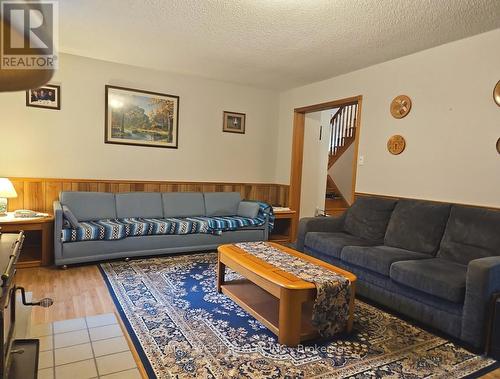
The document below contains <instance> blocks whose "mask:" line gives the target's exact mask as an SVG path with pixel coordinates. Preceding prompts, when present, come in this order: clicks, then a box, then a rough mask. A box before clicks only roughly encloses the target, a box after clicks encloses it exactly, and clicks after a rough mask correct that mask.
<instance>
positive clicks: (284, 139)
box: [276, 29, 500, 207]
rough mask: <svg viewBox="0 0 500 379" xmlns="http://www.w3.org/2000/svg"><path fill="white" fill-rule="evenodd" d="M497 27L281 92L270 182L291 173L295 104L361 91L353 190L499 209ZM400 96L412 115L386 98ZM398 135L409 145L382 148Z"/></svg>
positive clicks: (499, 36) (284, 179)
mask: <svg viewBox="0 0 500 379" xmlns="http://www.w3.org/2000/svg"><path fill="white" fill-rule="evenodd" d="M499 46H500V29H496V30H494V31H491V32H488V33H484V34H480V35H477V36H474V37H471V38H468V39H464V40H460V41H456V42H452V43H449V44H446V45H443V46H439V47H436V48H433V49H429V50H426V51H422V52H419V53H416V54H413V55H409V56H406V57H403V58H399V59H396V60H393V61H389V62H385V63H382V64H379V65H376V66H372V67H369V68H366V69H363V70H359V71H355V72H352V73H349V74H346V75H342V76H339V77H335V78H332V79H329V80H325V81H321V82H317V83H313V84H310V85H307V86H303V87H300V88H296V89H293V90H290V91H287V92H284V93H282V94H280V115H279V128H280V130H279V146H278V155H277V157H278V159H277V164H276V180H277V181H278V182H281V183H286V182H288V180H289V173H290V155H291V145H292V142H291V141H292V116H293V108H295V107H300V106H306V105H311V104H317V103H322V102H325V101H329V100H336V99H341V98H345V97H349V96H355V95H363V108H362V114H361V135H360V149H359V154H360V155H364V158H365V165H363V166H359V167H358V175H357V186H356V190H357V191H358V192H368V193H375V194H387V195H395V196H406V197H415V198H424V199H434V200H443V201H451V202H460V203H469V204H477V205H489V206H496V207H498V206H500V156H499V155H498V153H497V152H496V150H495V143H496V141H497V139H498V137H500V108H499V107H498V106H497V105H496V104H495V103H494V102H493V99H492V90H493V87H494V86H495V84H496V83H497V81H498V80H499V79H500V65H499V62H500V48H499ZM399 94H406V95H409V96H410V97H411V99H412V100H413V108H412V111H411V113H410V114H409V115H408V116H407V117H406V118H404V119H401V120H396V119H394V118H393V117H392V116H391V115H390V113H389V104H390V102H391V100H392V99H393V98H394V97H395V96H396V95H399ZM393 134H402V135H403V136H404V137H405V138H406V141H407V148H406V150H405V152H404V153H403V154H401V155H400V156H393V155H391V154H389V153H388V152H387V148H386V143H387V139H388V138H389V137H390V136H391V135H393Z"/></svg>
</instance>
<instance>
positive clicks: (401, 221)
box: [384, 200, 451, 255]
mask: <svg viewBox="0 0 500 379" xmlns="http://www.w3.org/2000/svg"><path fill="white" fill-rule="evenodd" d="M450 208H451V205H450V204H442V203H434V202H431V201H421V200H399V201H398V203H397V204H396V207H395V208H394V211H393V212H392V215H391V219H390V220H389V225H388V226H387V231H386V233H385V238H384V245H387V246H393V247H399V248H401V249H406V250H412V251H418V252H421V253H427V254H432V255H434V254H435V253H436V252H437V250H438V248H439V243H440V242H441V238H442V237H443V233H444V229H445V227H446V222H447V221H448V217H449V215H450Z"/></svg>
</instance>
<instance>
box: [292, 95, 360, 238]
mask: <svg viewBox="0 0 500 379" xmlns="http://www.w3.org/2000/svg"><path fill="white" fill-rule="evenodd" d="M361 107H362V96H361V95H360V96H355V97H350V98H345V99H340V100H335V101H330V102H326V103H321V104H315V105H310V106H306V107H301V108H296V109H295V110H294V118H293V137H292V158H291V173H290V208H291V209H292V210H294V211H295V212H296V213H295V219H294V222H293V224H294V226H293V228H292V240H293V241H294V240H295V239H296V234H297V226H298V221H299V219H300V217H303V216H302V215H301V198H302V187H303V186H302V185H303V171H304V170H303V164H304V150H305V149H306V151H307V146H305V144H304V142H305V140H304V137H305V132H306V127H307V126H308V125H311V120H314V119H318V118H319V120H324V115H325V112H323V111H330V112H331V118H330V125H328V128H325V127H324V126H325V125H321V126H323V128H321V129H322V132H321V134H323V132H325V131H329V133H325V134H327V136H328V139H329V141H328V142H329V144H328V154H329V155H328V159H327V161H328V166H329V167H328V169H326V172H327V173H328V174H330V176H331V170H330V169H332V167H333V166H334V164H335V162H333V163H332V161H340V162H342V160H340V159H339V157H340V156H342V155H345V154H347V152H348V153H349V155H350V156H351V157H352V158H351V163H350V164H351V170H350V173H351V174H350V175H349V178H348V179H349V180H350V183H347V184H346V180H345V178H344V179H343V182H342V187H343V189H344V193H346V194H347V195H345V196H346V197H347V198H346V199H343V200H345V203H346V204H345V206H348V205H349V204H350V203H352V201H353V200H354V190H355V186H356V172H357V156H358V147H359V135H360V125H361ZM318 112H319V113H318ZM321 115H323V116H321ZM323 123H324V121H323ZM325 129H326V130H325ZM322 138H324V137H323V135H322ZM325 143H326V142H325ZM325 143H323V144H322V146H324V144H325ZM333 155H336V157H333ZM345 160H346V159H344V161H345ZM320 162H321V160H320ZM342 163H343V165H344V166H345V165H346V164H345V162H342ZM332 170H333V169H332ZM324 179H325V181H324V186H323V189H324V190H325V192H324V193H326V192H327V188H328V189H329V190H330V191H332V190H333V187H332V183H331V181H327V175H325V177H324ZM308 184H309V183H308ZM348 184H350V186H349V185H348ZM338 187H339V186H338V185H336V188H335V191H332V192H334V193H335V195H337V196H338V193H336V191H338V192H339V193H340V188H338ZM348 187H350V188H348ZM317 193H320V189H318V191H317ZM343 197H344V196H342V198H343ZM324 205H325V206H326V205H327V200H326V199H325V203H324ZM345 206H344V207H333V208H335V209H331V210H330V211H328V210H327V209H326V207H323V209H324V211H325V212H324V213H329V214H338V213H340V211H343V209H345ZM308 215H310V214H308Z"/></svg>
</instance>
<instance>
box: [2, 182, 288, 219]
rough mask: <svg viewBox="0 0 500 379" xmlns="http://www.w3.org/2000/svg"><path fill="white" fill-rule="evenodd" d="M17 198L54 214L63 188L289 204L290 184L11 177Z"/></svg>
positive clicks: (12, 204)
mask: <svg viewBox="0 0 500 379" xmlns="http://www.w3.org/2000/svg"><path fill="white" fill-rule="evenodd" d="M9 179H10V180H11V181H12V184H13V185H14V188H15V189H16V192H17V195H18V196H17V198H13V199H9V211H14V210H16V209H31V210H34V211H38V212H47V213H50V214H52V213H53V208H52V207H53V203H54V200H57V199H58V198H59V192H61V191H97V192H113V193H117V192H219V191H220V192H239V193H240V194H241V198H242V199H245V200H260V201H264V202H266V203H269V204H272V205H279V206H283V207H286V206H288V197H289V186H288V185H284V184H272V183H224V182H181V181H178V182H176V181H140V180H103V179H57V178H55V179H54V178H17V177H12V178H9Z"/></svg>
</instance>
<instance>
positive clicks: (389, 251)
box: [340, 246, 429, 276]
mask: <svg viewBox="0 0 500 379" xmlns="http://www.w3.org/2000/svg"><path fill="white" fill-rule="evenodd" d="M340 257H341V259H342V260H343V261H345V262H347V263H351V264H354V265H356V266H360V267H362V268H366V269H368V270H371V271H374V272H377V273H379V274H381V275H385V276H389V271H390V269H391V265H392V264H393V263H394V262H399V261H410V260H415V259H426V258H429V256H428V255H427V254H422V253H416V252H413V251H408V250H403V249H398V248H395V247H389V246H367V247H361V246H346V247H344V249H342V253H341V255H340Z"/></svg>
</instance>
